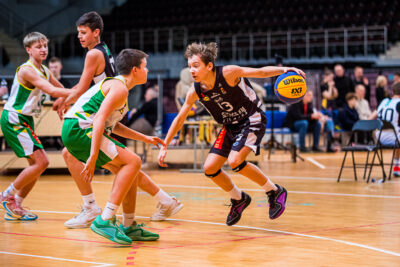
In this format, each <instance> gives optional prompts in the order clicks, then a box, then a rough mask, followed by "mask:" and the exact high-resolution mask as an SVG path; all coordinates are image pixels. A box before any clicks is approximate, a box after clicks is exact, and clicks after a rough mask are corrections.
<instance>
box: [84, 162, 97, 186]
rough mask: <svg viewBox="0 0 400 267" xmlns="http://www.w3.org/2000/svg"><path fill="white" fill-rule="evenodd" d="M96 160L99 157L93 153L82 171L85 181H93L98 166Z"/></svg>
mask: <svg viewBox="0 0 400 267" xmlns="http://www.w3.org/2000/svg"><path fill="white" fill-rule="evenodd" d="M96 160H97V157H93V156H92V155H90V156H89V158H88V160H87V161H86V164H85V166H84V168H83V170H82V172H81V175H82V178H83V179H84V181H85V182H87V183H88V182H91V181H92V179H93V175H94V170H95V168H96Z"/></svg>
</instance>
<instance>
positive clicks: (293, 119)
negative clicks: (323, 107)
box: [284, 91, 333, 152]
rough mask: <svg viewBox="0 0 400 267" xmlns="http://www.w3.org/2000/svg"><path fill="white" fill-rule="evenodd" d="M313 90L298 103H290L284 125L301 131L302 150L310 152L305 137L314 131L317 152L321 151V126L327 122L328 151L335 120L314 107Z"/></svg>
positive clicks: (314, 145) (314, 146)
mask: <svg viewBox="0 0 400 267" xmlns="http://www.w3.org/2000/svg"><path fill="white" fill-rule="evenodd" d="M312 100H313V92H312V91H308V92H307V93H306V95H305V96H304V98H303V101H300V102H298V103H296V104H293V105H290V106H289V108H288V112H287V115H286V118H285V122H284V126H286V127H288V128H290V129H291V130H292V131H294V132H298V133H299V139H300V140H299V141H300V151H301V152H308V151H309V150H308V149H307V148H306V146H305V139H306V134H307V132H312V133H313V142H314V144H313V147H312V150H313V151H315V152H321V151H322V150H320V149H319V147H318V146H319V137H320V134H321V128H322V127H323V126H324V124H325V123H326V127H325V130H326V131H327V132H328V151H331V148H330V144H331V140H332V133H333V122H332V120H331V119H329V118H328V117H327V116H324V115H323V114H322V113H321V112H317V111H316V110H314V109H313V103H312Z"/></svg>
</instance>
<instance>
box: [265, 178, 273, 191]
mask: <svg viewBox="0 0 400 267" xmlns="http://www.w3.org/2000/svg"><path fill="white" fill-rule="evenodd" d="M262 189H264V190H265V192H269V191H271V190H273V191H275V190H274V188H273V184H271V183H270V182H269V180H268V181H267V182H266V183H265V184H264V185H263V186H262Z"/></svg>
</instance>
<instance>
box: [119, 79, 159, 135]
mask: <svg viewBox="0 0 400 267" xmlns="http://www.w3.org/2000/svg"><path fill="white" fill-rule="evenodd" d="M158 93H159V91H158V87H155V86H153V87H149V88H147V90H146V93H145V95H144V100H145V102H144V104H143V105H142V106H141V107H140V108H139V109H138V110H136V109H133V110H132V111H131V112H130V113H129V114H128V123H127V125H129V126H130V128H132V129H133V130H135V131H138V132H140V133H142V134H145V135H152V134H153V131H154V127H155V125H156V122H157V99H158ZM141 115H144V116H143V117H141Z"/></svg>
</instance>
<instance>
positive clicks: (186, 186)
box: [158, 184, 400, 199]
mask: <svg viewBox="0 0 400 267" xmlns="http://www.w3.org/2000/svg"><path fill="white" fill-rule="evenodd" d="M158 185H159V186H160V187H174V188H194V189H196V188H197V189H218V190H220V189H221V188H219V187H212V186H197V185H170V184H158ZM242 190H243V191H252V192H264V190H262V189H252V188H243V189H242ZM288 192H289V193H292V194H311V195H326V196H345V197H372V198H392V199H400V196H385V195H366V194H344V193H329V192H307V191H288Z"/></svg>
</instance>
